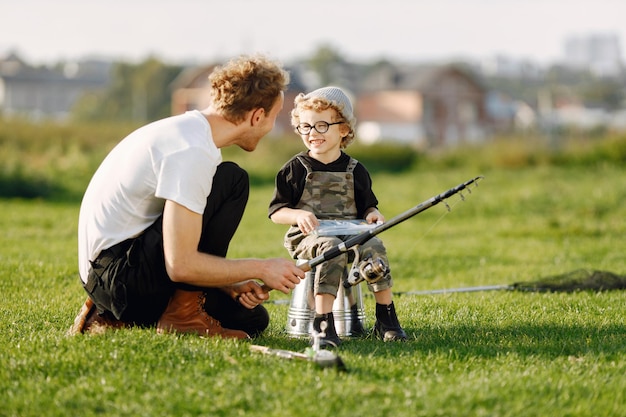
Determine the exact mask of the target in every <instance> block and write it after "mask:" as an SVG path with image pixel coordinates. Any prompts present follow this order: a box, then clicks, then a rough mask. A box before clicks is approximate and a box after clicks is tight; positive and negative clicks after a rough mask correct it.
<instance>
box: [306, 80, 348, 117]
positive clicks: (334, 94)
mask: <svg viewBox="0 0 626 417" xmlns="http://www.w3.org/2000/svg"><path fill="white" fill-rule="evenodd" d="M313 97H319V98H323V99H326V100H328V101H330V102H332V103H333V104H335V105H336V106H337V107H338V108H339V109H340V110H341V113H342V116H343V117H344V118H345V119H346V120H348V121H352V120H353V119H354V114H353V113H352V103H351V102H350V99H349V98H348V96H347V95H346V93H344V92H343V91H342V90H341V89H340V88H339V87H323V88H318V89H317V90H314V91H311V92H310V93H309V94H307V95H305V96H304V98H313Z"/></svg>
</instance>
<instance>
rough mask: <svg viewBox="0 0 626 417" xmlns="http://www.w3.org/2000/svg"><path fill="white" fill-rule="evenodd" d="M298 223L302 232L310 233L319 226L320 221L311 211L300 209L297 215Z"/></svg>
mask: <svg viewBox="0 0 626 417" xmlns="http://www.w3.org/2000/svg"><path fill="white" fill-rule="evenodd" d="M296 224H297V225H298V228H299V229H300V230H301V231H302V233H304V234H305V235H308V234H309V233H311V232H313V231H314V230H315V229H317V228H318V227H319V225H320V222H319V221H318V220H317V217H315V214H313V213H311V212H310V211H306V210H299V212H298V214H297V216H296Z"/></svg>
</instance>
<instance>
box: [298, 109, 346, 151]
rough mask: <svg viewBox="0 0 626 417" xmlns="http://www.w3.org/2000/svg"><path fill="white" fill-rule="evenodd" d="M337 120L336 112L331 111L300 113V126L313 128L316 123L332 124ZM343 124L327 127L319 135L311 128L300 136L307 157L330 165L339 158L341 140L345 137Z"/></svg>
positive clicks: (304, 111) (305, 111)
mask: <svg viewBox="0 0 626 417" xmlns="http://www.w3.org/2000/svg"><path fill="white" fill-rule="evenodd" d="M335 120H337V112H336V111H335V110H333V109H326V110H324V111H322V112H318V111H315V110H303V111H302V112H301V113H300V125H305V124H308V125H309V126H315V125H316V123H319V122H326V123H329V124H330V123H334V122H335ZM346 130H347V126H346V124H345V123H340V124H334V125H330V126H328V130H327V131H326V132H324V133H319V132H318V131H317V130H316V129H314V128H311V131H310V132H309V133H308V134H300V137H301V138H302V142H304V146H306V147H307V149H308V150H309V155H310V156H311V157H312V158H315V159H317V160H319V161H322V162H324V163H330V162H333V161H334V160H336V159H337V158H339V155H340V154H341V140H342V139H343V138H344V136H345V135H347V132H346Z"/></svg>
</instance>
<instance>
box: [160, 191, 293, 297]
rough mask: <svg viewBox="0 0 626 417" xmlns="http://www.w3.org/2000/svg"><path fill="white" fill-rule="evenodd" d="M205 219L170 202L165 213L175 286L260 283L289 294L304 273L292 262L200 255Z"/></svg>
mask: <svg viewBox="0 0 626 417" xmlns="http://www.w3.org/2000/svg"><path fill="white" fill-rule="evenodd" d="M201 233H202V215H200V214H198V213H195V212H193V211H191V210H189V209H187V208H186V207H184V206H182V205H180V204H178V203H175V202H173V201H170V200H167V201H166V202H165V209H164V211H163V250H164V254H165V267H166V270H167V273H168V275H169V277H170V279H171V280H172V281H174V282H184V283H187V284H192V285H197V286H202V287H222V286H226V285H232V284H235V283H239V282H243V281H246V280H249V279H260V280H261V281H263V282H264V283H265V284H266V285H267V286H268V287H270V288H273V289H276V290H279V291H282V292H284V293H288V292H289V291H290V290H292V289H293V288H295V286H296V284H298V283H299V282H300V279H302V278H304V272H303V271H302V270H301V269H300V268H298V267H297V266H295V265H294V264H293V262H291V261H290V260H287V259H282V258H273V259H252V258H250V259H226V258H222V257H219V256H214V255H209V254H206V253H202V252H199V251H198V243H199V242H200V235H201Z"/></svg>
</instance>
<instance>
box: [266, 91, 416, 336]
mask: <svg viewBox="0 0 626 417" xmlns="http://www.w3.org/2000/svg"><path fill="white" fill-rule="evenodd" d="M291 124H292V125H293V126H294V128H295V129H296V132H298V133H299V134H300V136H301V138H302V141H303V143H304V146H306V148H307V149H308V151H307V152H301V153H299V154H297V155H295V156H294V157H293V158H292V159H291V160H289V161H288V162H287V163H286V164H285V165H284V166H283V167H282V168H281V170H280V171H279V172H278V174H277V176H276V189H275V191H274V197H273V199H272V201H271V203H270V207H269V217H270V219H271V220H272V221H273V222H274V223H277V224H287V225H290V226H291V227H290V228H289V230H288V231H287V234H286V235H285V247H286V248H287V250H288V251H289V254H290V255H291V256H292V257H293V258H294V259H313V258H314V257H316V256H318V255H320V254H322V253H324V252H325V251H326V250H328V249H329V248H331V247H333V246H335V245H337V244H339V243H341V242H342V240H341V238H344V239H345V238H346V237H345V236H319V235H316V234H314V233H313V232H314V231H315V230H316V228H317V227H318V226H319V220H346V219H365V221H367V223H376V222H383V221H384V220H385V219H384V217H383V215H382V214H381V213H380V212H379V211H378V209H377V205H378V200H377V199H376V196H375V195H374V193H373V191H372V189H371V184H372V181H371V178H370V175H369V173H368V171H367V170H366V168H365V167H364V166H363V165H362V164H361V163H359V162H358V161H356V160H355V159H353V158H351V157H350V156H349V155H348V154H346V153H345V152H343V151H342V149H344V148H345V147H347V146H348V145H349V144H350V143H351V142H352V140H353V139H354V127H355V124H356V119H355V118H354V115H353V113H352V104H351V102H350V99H349V98H348V96H347V95H346V94H345V93H344V92H343V91H342V90H341V89H339V88H337V87H324V88H320V89H318V90H315V91H313V92H310V93H308V94H306V95H305V94H300V95H298V96H297V97H296V99H295V107H294V109H293V110H292V112H291ZM359 255H360V256H359V258H360V259H361V260H362V259H365V258H367V257H370V256H371V257H372V258H374V259H376V258H380V259H381V260H382V261H383V262H384V263H385V265H387V266H388V265H389V262H388V261H387V256H386V251H385V247H384V246H383V244H382V242H381V240H380V239H378V238H376V237H373V238H372V239H370V240H369V241H368V242H366V243H365V244H363V245H361V246H360V247H359ZM347 263H348V254H347V253H345V254H342V255H340V256H338V257H336V258H334V259H331V260H329V261H327V262H324V263H322V264H321V265H318V266H317V267H316V268H315V286H314V294H315V317H314V319H313V330H314V331H316V332H320V331H321V328H322V326H321V323H322V322H326V329H325V334H326V335H325V337H323V338H322V339H321V341H320V342H321V345H323V346H326V347H336V346H338V345H339V344H340V343H341V340H340V339H339V337H338V335H337V331H336V329H335V323H334V319H333V313H332V307H333V302H334V300H335V297H336V296H337V291H338V288H339V285H342V278H343V276H344V274H345V271H346V269H347ZM388 269H389V268H387V270H388ZM391 286H392V280H391V275H390V274H389V273H388V272H387V273H386V274H385V276H384V277H383V278H382V279H380V280H378V281H377V282H374V283H370V282H368V288H369V290H370V291H372V292H373V293H374V297H375V299H376V323H375V325H374V333H375V334H376V336H378V337H379V338H381V339H383V340H384V341H390V340H405V339H406V338H407V336H406V333H405V332H404V330H403V329H402V327H401V326H400V323H399V322H398V317H397V316H396V311H395V307H394V304H393V300H392V292H391ZM354 316H355V315H354V314H353V317H354ZM359 324H360V323H359ZM361 330H362V327H361Z"/></svg>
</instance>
